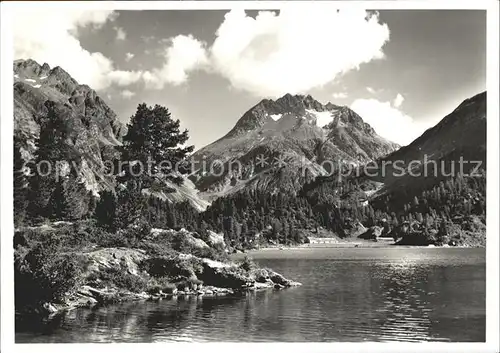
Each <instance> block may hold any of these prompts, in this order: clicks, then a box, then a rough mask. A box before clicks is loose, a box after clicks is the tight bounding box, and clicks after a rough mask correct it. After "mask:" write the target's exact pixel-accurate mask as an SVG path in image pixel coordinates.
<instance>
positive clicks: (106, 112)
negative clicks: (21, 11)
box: [13, 59, 208, 210]
mask: <svg viewBox="0 0 500 353" xmlns="http://www.w3.org/2000/svg"><path fill="white" fill-rule="evenodd" d="M13 69H14V87H13V88H14V136H15V137H16V141H18V142H19V143H20V146H18V147H19V148H20V152H21V155H22V158H23V159H24V160H25V161H33V158H34V152H35V150H36V146H35V142H36V140H37V138H38V137H39V133H40V127H41V126H42V125H43V124H44V122H46V121H47V119H49V117H48V112H49V108H48V107H49V106H50V107H51V111H52V112H54V113H55V114H56V115H57V117H58V118H61V119H60V120H62V121H63V124H62V125H63V126H60V127H59V128H60V129H65V130H66V131H67V132H68V133H69V136H70V137H69V138H68V139H67V140H66V147H65V148H67V150H68V151H71V152H72V153H74V155H75V156H76V159H77V160H78V162H79V163H78V165H79V166H81V168H80V172H79V175H78V180H79V181H80V182H81V183H83V184H84V185H85V188H86V189H87V190H88V191H90V192H92V194H93V195H94V196H98V195H99V192H100V191H102V190H111V189H113V188H114V187H115V180H114V177H113V176H112V175H108V174H109V173H107V172H106V165H108V164H107V163H106V161H112V160H113V159H115V158H117V157H118V152H117V148H116V147H117V146H120V145H121V138H122V136H124V134H125V133H126V127H125V125H124V124H122V123H121V122H120V120H119V119H118V117H117V116H116V114H115V113H114V112H113V110H112V109H111V108H110V107H109V106H108V105H107V104H106V102H105V101H104V100H103V99H102V98H101V97H99V95H98V94H97V93H96V92H95V91H94V90H93V89H91V88H90V87H89V86H87V85H80V84H79V83H78V82H77V81H75V80H74V79H73V78H72V77H71V76H70V75H69V74H68V73H67V72H66V71H64V70H63V69H62V68H61V67H55V68H52V69H51V68H50V67H49V65H48V64H43V65H40V64H38V63H37V62H36V61H34V60H31V59H28V60H17V61H15V62H14V67H13ZM50 162H51V163H55V162H56V161H50ZM158 197H160V198H162V199H166V200H169V201H171V202H179V201H186V200H187V201H189V202H190V203H191V204H192V205H193V206H194V207H195V208H196V209H198V210H204V209H205V208H206V207H207V205H208V202H206V201H205V200H203V199H201V198H200V197H199V196H198V192H197V190H196V189H195V187H194V185H192V183H191V182H190V181H189V180H187V181H186V183H185V184H184V185H182V186H177V185H173V184H172V185H170V188H169V190H168V192H160V193H159V195H158Z"/></svg>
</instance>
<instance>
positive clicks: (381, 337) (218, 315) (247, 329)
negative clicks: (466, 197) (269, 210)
mask: <svg viewBox="0 0 500 353" xmlns="http://www.w3.org/2000/svg"><path fill="white" fill-rule="evenodd" d="M251 256H252V257H253V258H254V259H255V261H256V262H258V263H259V264H260V265H261V266H266V267H271V268H273V269H274V270H276V271H278V272H280V273H282V274H283V275H285V276H286V277H288V278H290V279H293V280H295V281H299V282H301V283H302V284H303V285H302V286H300V287H295V288H289V289H285V290H268V291H264V292H257V293H251V294H248V295H247V296H243V297H226V298H222V299H221V298H217V299H216V298H208V297H205V298H202V297H199V298H195V297H193V298H189V299H180V298H179V299H177V300H162V301H159V302H142V303H137V302H136V303H126V304H121V305H113V306H107V307H101V308H95V309H78V310H73V311H71V312H69V313H67V314H65V315H58V316H56V317H54V318H52V319H51V320H48V321H43V322H40V321H39V320H34V319H33V318H25V317H18V318H16V342H17V343H24V342H53V343H55V342H167V341H191V342H207V341H228V342H229V341H230V342H234V341H238V342H241V341H247V342H258V341H287V342H290V341H307V342H325V341H330V342H357V341H473V342H484V341H485V320H486V314H485V305H486V304H485V293H486V288H485V287H486V284H485V276H486V271H485V267H486V266H485V265H486V261H485V249H472V248H445V249H444V248H398V247H391V248H336V249H335V248H334V249H332V248H320V249H296V250H293V249H287V250H263V251H260V252H255V253H252V254H251ZM240 257H241V255H240Z"/></svg>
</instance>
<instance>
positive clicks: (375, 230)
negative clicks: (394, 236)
mask: <svg viewBox="0 0 500 353" xmlns="http://www.w3.org/2000/svg"><path fill="white" fill-rule="evenodd" d="M383 230H384V228H382V227H379V226H373V227H370V228H369V229H368V230H367V231H366V232H364V233H363V234H361V235H359V238H361V239H369V240H377V239H378V237H380V236H381V235H382V231H383Z"/></svg>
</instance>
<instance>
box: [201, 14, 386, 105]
mask: <svg viewBox="0 0 500 353" xmlns="http://www.w3.org/2000/svg"><path fill="white" fill-rule="evenodd" d="M388 40H389V28H388V27H387V25H386V24H381V23H380V22H379V19H378V14H374V13H372V14H369V15H368V14H367V13H366V12H365V11H363V10H361V11H360V10H354V11H353V10H340V11H337V10H336V9H334V8H332V7H331V5H322V6H314V7H308V8H307V9H306V8H300V9H298V10H297V9H285V10H282V11H281V12H280V14H279V15H277V14H276V13H274V12H270V11H265V12H260V13H259V14H258V15H257V16H256V18H252V17H249V16H247V15H246V13H245V12H244V11H243V10H234V11H231V12H229V13H227V14H226V16H225V19H224V22H223V23H222V24H221V25H220V27H219V29H218V30H217V33H216V39H215V42H214V44H213V46H212V48H211V49H210V54H211V59H212V66H213V69H214V70H215V71H217V72H218V73H219V74H221V75H222V76H224V77H226V78H227V79H228V80H229V81H230V82H231V84H232V85H233V86H234V87H236V88H239V89H243V90H246V91H249V92H251V93H253V94H255V95H257V96H279V95H282V94H284V93H286V92H290V93H303V92H306V91H308V90H310V89H312V88H314V87H320V86H322V85H324V84H326V83H328V82H330V81H332V80H334V79H335V78H336V77H338V76H339V75H341V74H343V73H345V72H347V71H350V70H354V69H357V68H359V65H361V64H363V63H367V62H370V61H371V60H374V59H381V58H383V57H384V54H383V52H382V47H383V45H384V44H385V43H386V42H387V41H388Z"/></svg>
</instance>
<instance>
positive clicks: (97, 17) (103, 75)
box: [13, 7, 140, 90]
mask: <svg viewBox="0 0 500 353" xmlns="http://www.w3.org/2000/svg"><path fill="white" fill-rule="evenodd" d="M116 16H117V15H116V13H114V12H112V11H104V10H100V11H84V12H82V11H80V10H78V9H68V8H65V9H64V10H62V9H60V8H59V9H58V11H54V9H53V8H50V7H47V8H45V9H44V10H42V9H40V8H37V9H36V10H35V9H26V8H23V9H16V11H15V13H14V21H13V23H14V58H15V59H29V58H31V59H34V60H36V61H37V62H39V63H40V64H43V63H45V62H46V63H48V64H49V65H50V66H51V67H54V66H61V67H62V68H63V69H64V70H66V71H67V72H68V73H69V74H70V75H71V76H72V77H73V78H75V79H76V80H77V81H78V82H79V83H81V84H88V85H89V86H91V87H92V88H94V89H96V90H99V89H104V88H106V87H108V86H109V85H111V84H112V83H114V81H115V80H119V82H121V83H123V82H124V79H123V75H124V74H123V73H124V72H123V71H115V68H114V65H113V62H112V61H111V60H110V59H109V58H107V57H105V56H104V55H103V54H102V53H99V52H90V51H88V50H86V49H84V48H83V47H82V46H81V44H80V41H79V40H78V37H77V35H78V29H79V28H80V27H92V28H101V27H102V26H103V25H104V24H105V23H106V22H108V21H113V20H114V19H115V18H116ZM128 76H129V81H130V78H131V74H128ZM132 76H133V75H132ZM138 76H139V78H140V75H138ZM133 77H134V78H137V74H136V75H135V76H133Z"/></svg>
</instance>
